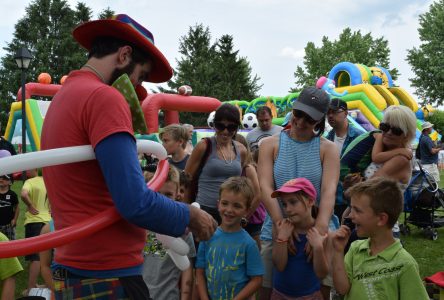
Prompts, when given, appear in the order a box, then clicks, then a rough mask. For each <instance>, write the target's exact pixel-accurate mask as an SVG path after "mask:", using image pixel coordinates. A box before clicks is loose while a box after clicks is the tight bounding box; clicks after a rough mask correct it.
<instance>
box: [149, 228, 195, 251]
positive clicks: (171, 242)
mask: <svg viewBox="0 0 444 300" xmlns="http://www.w3.org/2000/svg"><path fill="white" fill-rule="evenodd" d="M156 238H157V239H158V240H159V241H160V242H161V243H162V245H164V246H165V247H167V248H170V249H174V251H175V252H176V253H177V254H179V255H187V254H188V252H190V247H189V246H188V244H187V243H186V242H185V241H184V240H182V239H181V238H175V237H172V236H169V235H164V234H160V233H156Z"/></svg>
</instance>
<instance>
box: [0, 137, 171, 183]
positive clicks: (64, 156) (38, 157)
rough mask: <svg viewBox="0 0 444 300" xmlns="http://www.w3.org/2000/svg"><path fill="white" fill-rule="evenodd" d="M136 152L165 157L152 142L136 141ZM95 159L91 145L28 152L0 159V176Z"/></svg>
mask: <svg viewBox="0 0 444 300" xmlns="http://www.w3.org/2000/svg"><path fill="white" fill-rule="evenodd" d="M137 151H138V152H139V153H146V154H154V155H155V156H156V157H157V158H158V159H159V160H163V159H165V158H166V157H167V153H166V150H165V148H164V147H163V146H162V145H161V144H159V143H156V142H153V141H148V140H137ZM95 158H96V156H95V154H94V150H93V148H92V146H91V145H84V146H73V147H64V148H57V149H50V150H44V151H36V152H29V153H25V154H19V155H14V156H9V157H4V158H1V159H0V176H1V175H5V174H11V173H15V172H20V171H24V170H31V169H35V168H42V167H49V166H55V165H60V164H69V163H74V162H80V161H86V160H93V159H95Z"/></svg>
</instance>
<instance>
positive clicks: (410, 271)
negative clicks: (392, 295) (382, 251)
mask: <svg viewBox="0 0 444 300" xmlns="http://www.w3.org/2000/svg"><path fill="white" fill-rule="evenodd" d="M412 259H413V258H412ZM404 268H405V269H404V270H402V272H401V275H400V277H399V297H398V298H399V299H403V300H413V299H421V300H422V299H425V300H428V299H429V297H428V295H427V291H426V289H425V287H424V284H423V283H422V280H421V277H420V276H419V271H418V265H417V264H416V262H414V263H410V264H408V263H407V264H405V265H404Z"/></svg>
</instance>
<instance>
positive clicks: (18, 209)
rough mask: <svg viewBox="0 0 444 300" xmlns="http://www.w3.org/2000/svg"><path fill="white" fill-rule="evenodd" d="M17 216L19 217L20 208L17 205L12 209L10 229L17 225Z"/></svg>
mask: <svg viewBox="0 0 444 300" xmlns="http://www.w3.org/2000/svg"><path fill="white" fill-rule="evenodd" d="M19 215H20V208H19V205H18V204H17V205H16V206H15V208H14V218H13V219H12V220H11V225H12V227H15V226H16V225H17V220H18V217H19Z"/></svg>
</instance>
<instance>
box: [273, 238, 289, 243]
mask: <svg viewBox="0 0 444 300" xmlns="http://www.w3.org/2000/svg"><path fill="white" fill-rule="evenodd" d="M274 241H275V242H276V243H278V244H284V243H286V242H288V239H286V240H282V239H275V240H274Z"/></svg>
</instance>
